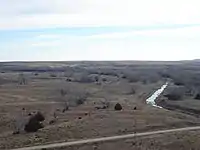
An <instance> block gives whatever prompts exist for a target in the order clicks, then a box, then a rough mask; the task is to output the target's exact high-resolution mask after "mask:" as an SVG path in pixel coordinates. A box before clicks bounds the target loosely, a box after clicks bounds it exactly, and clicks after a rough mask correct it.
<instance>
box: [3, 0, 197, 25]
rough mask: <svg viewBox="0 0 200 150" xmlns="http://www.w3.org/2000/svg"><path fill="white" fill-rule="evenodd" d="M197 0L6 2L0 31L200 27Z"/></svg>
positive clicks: (31, 0)
mask: <svg viewBox="0 0 200 150" xmlns="http://www.w3.org/2000/svg"><path fill="white" fill-rule="evenodd" d="M198 6H199V2H198V0H190V1H188V0H176V1H174V0H164V1H160V0H151V1H149V0H140V1H133V0H118V1H116V0H109V1H108V0H92V1H91V0H73V1H72V0H56V1H55V0H42V1H41V0H29V1H27V0H18V1H13V0H6V1H0V29H24V28H25V29H26V28H47V27H75V26H79V27H80V26H135V25H146V26H148V25H155V24H196V23H200V20H199V17H200V11H199V7H198Z"/></svg>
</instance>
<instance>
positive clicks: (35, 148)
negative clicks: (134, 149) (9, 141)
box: [12, 126, 200, 150]
mask: <svg viewBox="0 0 200 150" xmlns="http://www.w3.org/2000/svg"><path fill="white" fill-rule="evenodd" d="M190 130H200V126H197V127H186V128H178V129H169V130H159V131H152V132H144V133H136V134H126V135H119V136H111V137H102V138H94V139H86V140H79V141H72V142H63V143H54V144H48V145H40V146H33V147H25V148H19V149H12V150H41V149H45V148H46V149H48V148H59V147H68V146H74V145H82V144H91V143H97V142H107V141H115V140H122V139H129V138H134V137H139V136H150V135H154V134H164V133H171V132H181V131H190Z"/></svg>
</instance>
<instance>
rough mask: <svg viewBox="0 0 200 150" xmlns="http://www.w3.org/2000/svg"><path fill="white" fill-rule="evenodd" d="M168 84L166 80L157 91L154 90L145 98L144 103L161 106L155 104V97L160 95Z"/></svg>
mask: <svg viewBox="0 0 200 150" xmlns="http://www.w3.org/2000/svg"><path fill="white" fill-rule="evenodd" d="M167 86H168V82H166V83H165V84H164V85H163V86H162V87H161V88H160V89H158V90H157V91H155V92H154V93H153V94H152V95H151V97H149V98H148V99H147V100H146V103H147V104H149V105H152V106H154V107H158V108H162V107H160V106H158V105H156V102H155V100H156V98H157V97H158V96H160V94H162V92H163V91H164V90H165V88H166V87H167Z"/></svg>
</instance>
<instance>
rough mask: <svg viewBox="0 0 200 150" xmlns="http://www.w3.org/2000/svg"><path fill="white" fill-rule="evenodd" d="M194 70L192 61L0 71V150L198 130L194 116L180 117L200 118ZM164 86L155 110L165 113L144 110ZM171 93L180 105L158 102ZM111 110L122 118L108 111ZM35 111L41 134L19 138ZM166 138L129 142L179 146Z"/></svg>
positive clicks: (14, 65)
mask: <svg viewBox="0 0 200 150" xmlns="http://www.w3.org/2000/svg"><path fill="white" fill-rule="evenodd" d="M198 68H199V65H198V63H197V62H196V61H194V62H131V61H130V62H129V61H127V62H27V63H25V62H10V63H0V149H10V148H16V147H24V146H31V145H40V144H44V143H53V142H61V141H71V140H77V139H85V138H93V137H102V136H112V135H121V134H125V133H133V132H143V131H152V130H159V129H170V128H176V127H186V126H195V125H199V124H200V121H199V119H198V113H196V112H195V113H193V114H191V113H190V114H189V113H188V111H187V109H182V107H184V108H185V107H186V108H189V109H195V110H199V111H200V108H199V107H198V106H200V100H199V101H198V100H195V99H194V97H195V96H196V94H197V93H198V90H199V85H198V78H200V77H199V76H198V75H199V73H200V72H199V71H198ZM180 76H181V78H180ZM180 79H181V81H180ZM166 81H170V85H169V88H168V90H166V92H165V93H164V94H163V96H161V97H160V98H159V99H158V104H161V105H162V106H163V107H164V106H165V105H166V106H169V107H166V108H168V109H169V110H168V109H159V108H154V107H152V106H149V105H147V104H146V101H145V100H146V99H147V98H148V97H149V96H150V95H151V94H152V93H153V92H154V91H155V90H157V89H158V88H160V87H161V86H162V85H163V84H164V83H165V82H166ZM177 82H178V83H180V82H181V85H176V84H177ZM175 86H176V90H173V91H175V93H177V92H176V91H181V95H182V98H181V99H180V100H176V101H172V100H168V99H167V98H166V97H165V94H168V93H170V91H169V89H171V88H174V87H175ZM183 89H186V90H183ZM188 90H190V91H191V93H190V95H189V94H188ZM178 93H179V92H178ZM162 100H164V101H165V102H166V103H162V102H161V103H160V101H162ZM117 103H120V104H121V106H122V108H123V109H122V110H121V111H116V110H115V109H114V107H115V104H117ZM164 104H165V105H164ZM174 106H179V107H176V109H175V108H174ZM66 107H67V108H68V109H66ZM164 108H165V107H164ZM170 108H173V110H170ZM64 109H66V110H65V111H63V110H64ZM37 111H40V112H41V113H42V114H43V115H44V117H45V120H44V122H43V125H44V128H42V129H40V130H38V131H37V132H33V133H26V132H25V131H23V128H24V125H25V124H26V123H27V120H29V118H30V116H31V115H32V114H34V113H35V112H37ZM16 128H20V129H21V130H20V133H19V134H13V132H14V131H15V130H16ZM187 134H189V133H187ZM171 136H173V135H166V136H164V135H162V137H160V138H159V140H158V141H156V139H157V138H156V137H155V139H154V138H152V141H153V144H152V143H151V142H150V141H149V140H145V139H137V141H135V142H136V143H137V144H139V147H138V149H145V148H146V149H147V148H149V149H153V148H154V149H156V148H159V145H160V144H161V143H162V139H163V140H166V138H167V140H168V141H169V145H170V146H169V147H168V146H166V147H165V148H166V149H175V148H176V146H173V145H174V144H173V142H175V143H176V142H180V141H181V140H183V141H185V138H182V137H181V136H180V139H179V140H178V141H177V139H176V138H171ZM195 136H197V135H195ZM197 138H199V137H198V136H197ZM139 141H142V144H140V142H139ZM132 142H134V141H128V142H127V141H119V142H117V144H116V145H115V144H113V143H108V144H102V146H98V148H99V149H105V150H106V149H114V148H115V149H117V147H120V145H121V144H122V145H127V146H128V147H127V149H128V148H129V146H131V145H133V146H134V144H133V143H132ZM170 142H171V143H170ZM145 143H146V144H145ZM149 144H150V145H151V146H150V147H149ZM187 144H188V143H187V142H186V147H185V148H187ZM156 145H157V146H156ZM175 145H176V144H175ZM87 148H88V147H87V146H86V147H85V148H84V147H81V148H80V149H87ZM93 148H94V147H93V146H91V147H90V148H88V149H93ZM124 149H126V146H125V147H124Z"/></svg>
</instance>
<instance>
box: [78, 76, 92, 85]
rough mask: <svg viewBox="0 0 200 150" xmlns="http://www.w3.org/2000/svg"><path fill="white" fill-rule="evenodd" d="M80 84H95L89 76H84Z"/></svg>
mask: <svg viewBox="0 0 200 150" xmlns="http://www.w3.org/2000/svg"><path fill="white" fill-rule="evenodd" d="M79 82H80V83H92V82H94V81H93V79H92V78H91V77H89V76H86V75H83V76H82V77H81V78H80V80H79Z"/></svg>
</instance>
